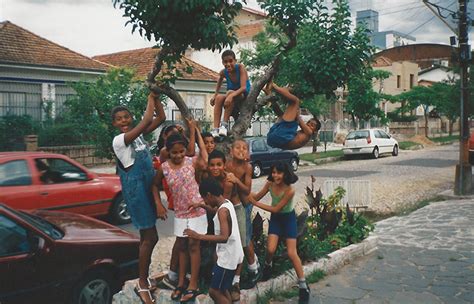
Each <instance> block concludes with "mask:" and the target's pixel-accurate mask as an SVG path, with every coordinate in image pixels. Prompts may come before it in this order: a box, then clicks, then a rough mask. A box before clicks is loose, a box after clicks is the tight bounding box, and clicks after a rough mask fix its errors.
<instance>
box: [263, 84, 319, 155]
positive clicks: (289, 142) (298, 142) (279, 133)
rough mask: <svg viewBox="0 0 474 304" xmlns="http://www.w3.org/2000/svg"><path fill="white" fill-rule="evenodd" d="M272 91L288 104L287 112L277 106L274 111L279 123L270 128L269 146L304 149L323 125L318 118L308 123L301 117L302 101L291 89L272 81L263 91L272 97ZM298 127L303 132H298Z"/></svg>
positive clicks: (274, 106)
mask: <svg viewBox="0 0 474 304" xmlns="http://www.w3.org/2000/svg"><path fill="white" fill-rule="evenodd" d="M272 90H274V91H275V92H276V93H278V94H279V95H281V96H282V97H283V98H284V99H285V101H286V102H287V107H286V110H285V112H282V111H281V109H279V107H278V106H277V105H275V104H273V109H274V111H275V114H277V115H278V121H277V122H276V123H275V124H274V125H273V126H272V127H271V128H270V131H269V132H268V134H267V143H268V145H270V146H272V147H275V148H281V149H286V150H295V149H298V148H301V147H303V146H304V145H306V143H307V142H308V141H309V140H310V139H311V136H312V135H313V134H314V133H315V132H318V131H319V129H320V128H321V123H320V122H319V120H318V119H316V118H314V117H313V118H311V119H310V120H309V121H308V122H307V123H305V122H304V121H303V119H302V118H301V116H300V104H301V102H300V100H299V98H298V97H296V96H295V95H293V94H292V93H291V88H289V87H280V86H278V85H276V84H274V83H273V81H272V80H270V82H269V83H267V85H266V86H265V88H264V89H263V91H264V92H265V94H266V95H270V94H271V92H272ZM298 125H299V126H300V128H301V130H299V131H297V129H298Z"/></svg>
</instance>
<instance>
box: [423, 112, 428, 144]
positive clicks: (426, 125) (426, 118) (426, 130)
mask: <svg viewBox="0 0 474 304" xmlns="http://www.w3.org/2000/svg"><path fill="white" fill-rule="evenodd" d="M424 116H425V137H426V138H428V114H427V113H426V111H425V112H424Z"/></svg>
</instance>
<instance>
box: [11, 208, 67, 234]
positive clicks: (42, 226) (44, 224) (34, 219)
mask: <svg viewBox="0 0 474 304" xmlns="http://www.w3.org/2000/svg"><path fill="white" fill-rule="evenodd" d="M17 215H18V216H19V217H21V218H22V219H23V220H25V221H27V222H28V223H30V224H31V225H33V226H35V227H36V228H38V229H39V230H41V231H43V232H44V233H45V234H47V235H49V236H50V237H52V238H53V239H55V240H59V239H62V238H63V236H64V233H63V232H62V231H61V230H60V229H59V228H58V227H56V226H55V225H53V224H51V223H50V222H48V221H47V220H45V219H43V218H41V217H39V216H37V215H33V214H31V213H26V212H23V211H19V212H17Z"/></svg>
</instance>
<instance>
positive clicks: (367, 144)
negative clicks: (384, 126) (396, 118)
mask: <svg viewBox="0 0 474 304" xmlns="http://www.w3.org/2000/svg"><path fill="white" fill-rule="evenodd" d="M342 151H343V152H344V156H345V157H346V158H348V157H350V156H352V155H358V154H371V155H372V157H373V158H378V157H379V155H380V154H386V153H391V154H392V155H393V156H397V155H398V141H397V140H396V139H395V138H393V137H392V136H391V135H390V134H388V133H386V132H385V131H383V130H378V129H366V130H356V131H351V132H349V134H347V136H346V139H345V140H344V147H343V148H342Z"/></svg>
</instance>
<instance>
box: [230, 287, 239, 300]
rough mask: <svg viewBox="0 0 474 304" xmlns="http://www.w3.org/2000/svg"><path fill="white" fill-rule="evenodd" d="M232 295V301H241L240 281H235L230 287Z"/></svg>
mask: <svg viewBox="0 0 474 304" xmlns="http://www.w3.org/2000/svg"><path fill="white" fill-rule="evenodd" d="M230 297H231V299H232V302H239V301H240V285H239V283H235V284H234V285H232V287H231V288H230Z"/></svg>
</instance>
